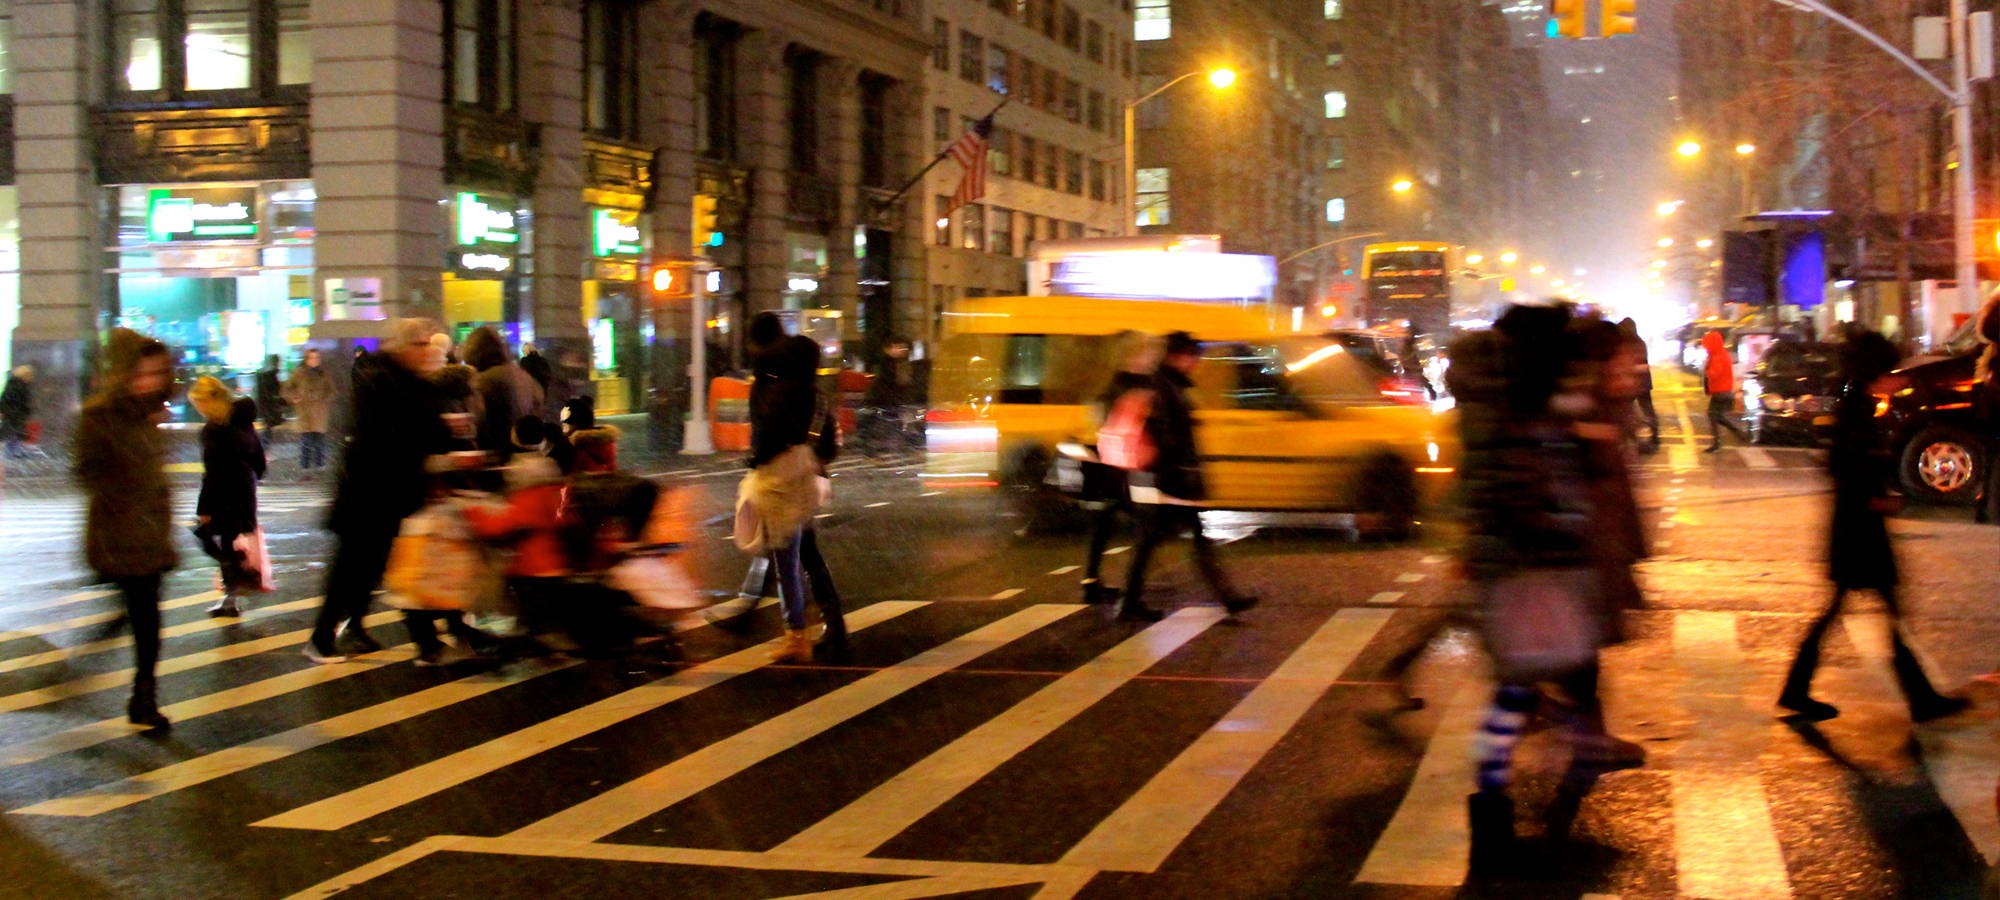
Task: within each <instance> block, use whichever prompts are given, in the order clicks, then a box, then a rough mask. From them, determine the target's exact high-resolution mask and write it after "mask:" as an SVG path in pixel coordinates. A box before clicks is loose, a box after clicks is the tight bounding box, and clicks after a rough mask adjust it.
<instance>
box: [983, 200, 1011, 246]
mask: <svg viewBox="0 0 2000 900" xmlns="http://www.w3.org/2000/svg"><path fill="white" fill-rule="evenodd" d="M986 217H987V218H988V219H990V220H992V223H993V239H992V241H991V242H990V243H988V244H987V249H988V250H990V251H992V252H994V253H998V254H1000V255H1001V256H1013V255H1014V213H1013V211H1012V210H1006V209H1001V208H1000V207H997V206H996V207H993V208H992V209H990V210H988V211H987V216H986Z"/></svg>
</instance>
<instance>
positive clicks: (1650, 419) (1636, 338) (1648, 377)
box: [1618, 316, 1660, 453]
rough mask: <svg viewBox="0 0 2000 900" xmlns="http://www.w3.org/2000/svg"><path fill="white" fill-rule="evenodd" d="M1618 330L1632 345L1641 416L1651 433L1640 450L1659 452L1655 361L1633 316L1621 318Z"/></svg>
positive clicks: (1633, 368)
mask: <svg viewBox="0 0 2000 900" xmlns="http://www.w3.org/2000/svg"><path fill="white" fill-rule="evenodd" d="M1618 330H1619V331H1620V332H1622V333H1623V334H1624V335H1625V341H1626V343H1628V344H1630V345H1631V347H1630V349H1629V352H1630V353H1631V354H1632V355H1633V357H1634V361H1633V363H1632V372H1633V374H1634V375H1636V376H1637V377H1638V385H1637V390H1638V392H1639V393H1638V397H1637V398H1636V402H1637V403H1638V405H1639V417H1640V418H1641V419H1642V420H1644V421H1645V423H1646V430H1647V431H1648V432H1649V434H1650V435H1651V437H1649V438H1647V440H1646V442H1645V443H1644V444H1641V445H1639V451H1640V452H1642V453H1658V452H1660V411H1659V410H1658V409H1656V408H1654V406H1653V363H1652V356H1651V350H1650V348H1648V347H1647V346H1646V339H1645V338H1644V337H1641V336H1640V335H1639V323H1638V322H1635V321H1632V319H1631V317H1629V316H1627V317H1626V318H1624V319H1622V320H1620V321H1619V322H1618ZM1635 436H1636V429H1635Z"/></svg>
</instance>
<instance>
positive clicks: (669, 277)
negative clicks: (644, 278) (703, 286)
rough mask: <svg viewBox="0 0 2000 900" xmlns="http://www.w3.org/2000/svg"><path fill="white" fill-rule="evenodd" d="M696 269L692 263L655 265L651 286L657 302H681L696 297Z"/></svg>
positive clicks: (657, 263) (650, 279)
mask: <svg viewBox="0 0 2000 900" xmlns="http://www.w3.org/2000/svg"><path fill="white" fill-rule="evenodd" d="M694 279H695V268H694V263H691V262H668V261H660V262H655V263H653V272H652V275H651V276H649V284H650V285H651V286H652V289H653V299H655V300H681V299H686V298H688V297H692V296H694Z"/></svg>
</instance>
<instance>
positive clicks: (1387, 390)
mask: <svg viewBox="0 0 2000 900" xmlns="http://www.w3.org/2000/svg"><path fill="white" fill-rule="evenodd" d="M1375 390H1376V391H1377V392H1379V393H1380V394H1381V395H1382V399H1384V400H1393V401H1395V402H1397V403H1401V404H1405V405H1407V406H1422V405H1424V404H1426V403H1429V402H1430V395H1429V393H1428V392H1426V391H1425V390H1424V386H1423V385H1421V384H1418V383H1416V382H1415V381H1411V380H1410V379H1407V378H1394V377H1391V378H1384V379H1382V380H1381V381H1380V382H1379V383H1377V384H1376V386H1375Z"/></svg>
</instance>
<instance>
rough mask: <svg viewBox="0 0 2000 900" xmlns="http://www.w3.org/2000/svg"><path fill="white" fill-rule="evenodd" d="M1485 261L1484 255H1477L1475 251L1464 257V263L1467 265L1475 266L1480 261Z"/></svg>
mask: <svg viewBox="0 0 2000 900" xmlns="http://www.w3.org/2000/svg"><path fill="white" fill-rule="evenodd" d="M1485 261H1486V257H1484V256H1480V255H1479V254H1477V253H1474V254H1472V255H1471V256H1468V257H1466V258H1465V264H1466V265H1468V266H1476V265H1479V264H1480V263H1483V262H1485Z"/></svg>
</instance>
